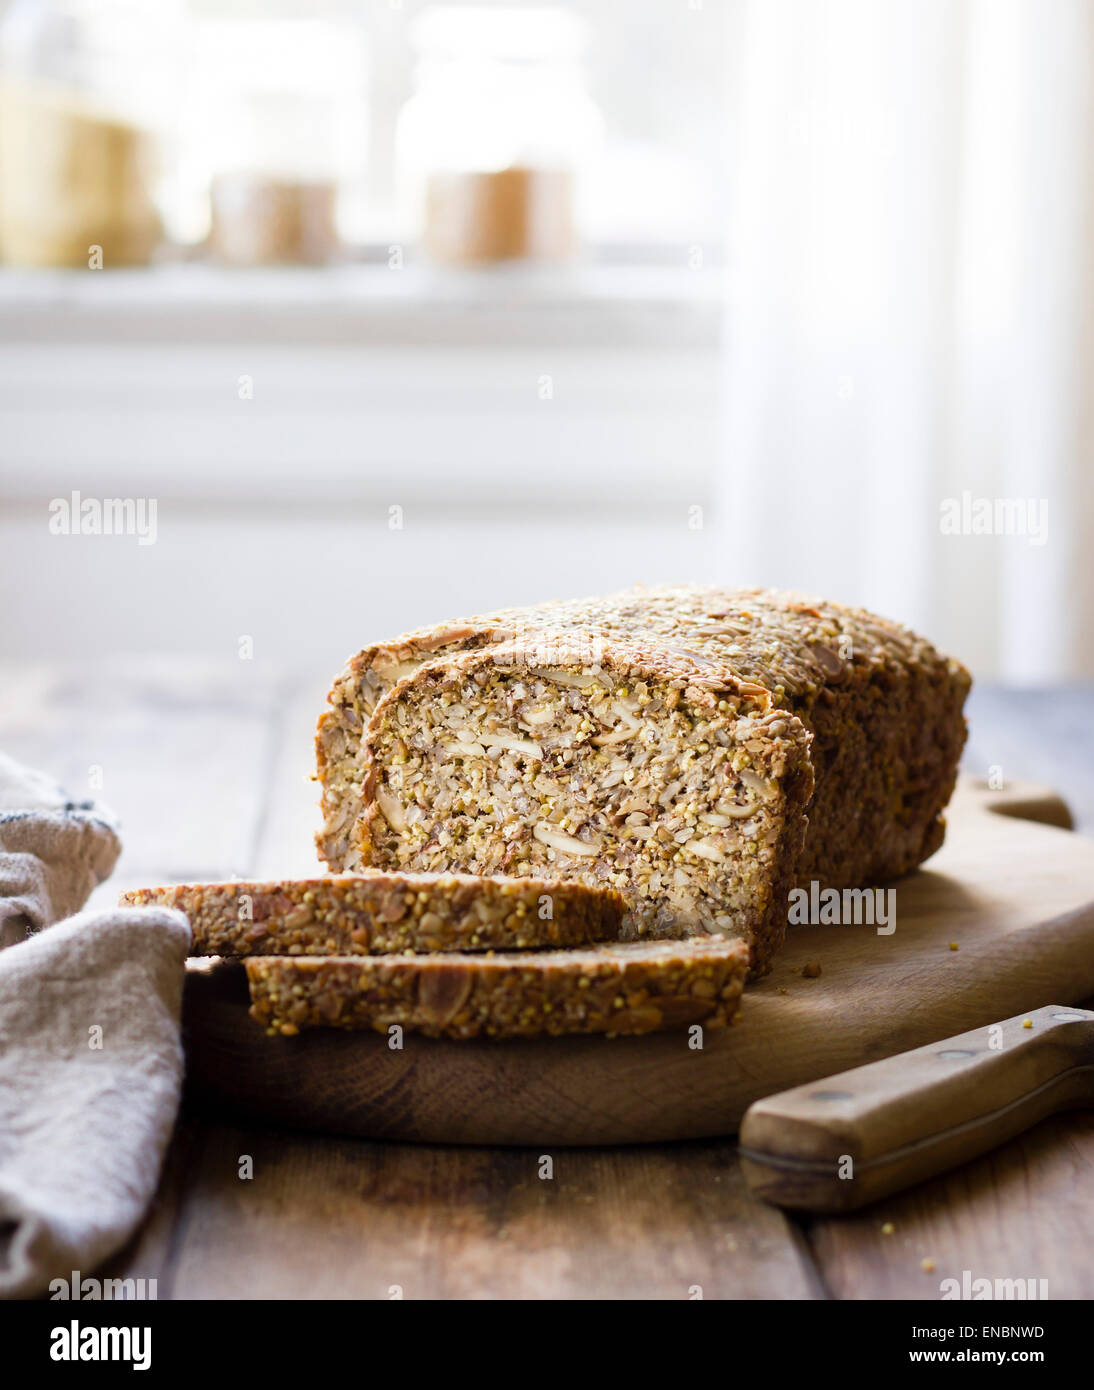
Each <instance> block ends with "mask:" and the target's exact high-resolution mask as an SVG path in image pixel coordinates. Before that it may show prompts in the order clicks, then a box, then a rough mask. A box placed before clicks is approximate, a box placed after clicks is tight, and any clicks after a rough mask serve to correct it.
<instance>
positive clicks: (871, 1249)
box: [803, 1112, 1094, 1300]
mask: <svg viewBox="0 0 1094 1390" xmlns="http://www.w3.org/2000/svg"><path fill="white" fill-rule="evenodd" d="M1092 1186H1094V1115H1091V1114H1090V1113H1088V1112H1076V1113H1074V1114H1068V1115H1058V1116H1054V1117H1053V1118H1052V1119H1049V1120H1045V1121H1044V1122H1043V1123H1042V1124H1040V1125H1038V1126H1037V1127H1036V1128H1035V1129H1032V1130H1030V1131H1029V1133H1028V1134H1025V1135H1023V1136H1021V1137H1020V1138H1018V1139H1015V1140H1013V1141H1012V1142H1011V1143H1009V1144H1007V1145H1005V1146H1004V1147H1002V1148H1000V1149H998V1150H996V1151H995V1152H994V1153H991V1154H988V1155H986V1156H985V1157H984V1158H981V1159H978V1160H976V1162H974V1163H969V1164H966V1165H964V1166H963V1167H961V1168H959V1169H956V1170H954V1171H953V1172H952V1173H948V1174H946V1175H944V1176H942V1177H939V1178H935V1179H933V1180H932V1181H931V1182H928V1183H923V1184H922V1185H921V1186H920V1187H917V1188H913V1189H912V1190H911V1191H909V1192H906V1193H904V1194H902V1195H901V1196H899V1197H893V1198H890V1199H888V1200H887V1201H884V1202H878V1203H877V1204H875V1205H874V1206H872V1207H870V1208H868V1209H866V1210H865V1211H863V1212H861V1213H859V1214H858V1215H855V1216H844V1217H839V1218H832V1219H827V1220H822V1221H814V1222H808V1221H807V1222H805V1223H803V1229H804V1231H805V1233H806V1238H807V1240H808V1242H809V1247H810V1249H811V1251H812V1252H813V1254H814V1255H815V1257H816V1259H817V1262H818V1265H819V1268H820V1271H821V1277H822V1278H823V1280H824V1283H825V1286H826V1287H827V1288H828V1289H830V1290H831V1292H832V1294H833V1295H834V1296H835V1297H836V1298H855V1299H858V1298H922V1299H937V1298H939V1297H940V1296H941V1284H942V1281H943V1280H944V1279H950V1278H953V1279H957V1280H958V1281H960V1280H961V1279H962V1275H963V1272H964V1271H965V1270H968V1271H969V1272H970V1277H971V1278H973V1279H977V1278H987V1279H990V1280H992V1281H994V1280H996V1279H1023V1280H1027V1279H1035V1280H1041V1279H1045V1280H1047V1281H1048V1287H1047V1293H1048V1297H1049V1298H1051V1299H1053V1300H1057V1299H1067V1298H1081V1299H1090V1298H1094V1258H1092V1255H1091V1252H1092V1251H1094V1203H1091V1201H1090V1198H1089V1193H1090V1190H1091V1187H1092ZM887 1222H888V1223H891V1224H892V1227H893V1232H892V1234H891V1235H885V1234H883V1227H884V1225H885V1223H887ZM923 1261H927V1262H928V1263H929V1265H930V1266H931V1267H929V1268H924V1267H923V1263H922V1262H923Z"/></svg>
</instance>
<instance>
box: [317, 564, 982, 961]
mask: <svg viewBox="0 0 1094 1390" xmlns="http://www.w3.org/2000/svg"><path fill="white" fill-rule="evenodd" d="M968 688H969V676H968V673H967V672H966V671H965V670H964V668H963V667H961V666H960V665H959V664H958V663H956V662H954V661H952V660H950V659H948V658H947V657H945V656H943V655H941V654H940V653H939V652H937V651H936V650H935V649H934V648H933V647H932V646H931V645H930V644H929V643H928V642H926V641H925V640H924V639H923V638H921V637H918V636H916V634H914V633H913V632H911V631H909V630H908V629H907V628H904V627H901V626H898V625H897V624H895V623H891V622H888V621H886V620H885V619H882V618H878V617H875V616H873V615H872V614H869V613H866V612H863V611H862V610H859V609H851V608H844V607H841V606H839V605H837V604H831V603H826V602H823V601H820V600H817V599H812V598H808V597H804V596H801V595H797V594H790V593H781V592H775V591H769V590H734V591H724V590H719V589H711V588H701V587H696V586H685V587H677V588H660V589H635V590H629V591H627V592H624V593H621V594H616V595H612V596H610V597H607V598H597V599H589V600H581V601H565V602H557V603H550V604H543V605H540V606H538V607H534V608H526V609H511V610H505V611H502V612H499V613H495V614H492V615H488V616H486V617H483V618H476V619H470V620H467V621H465V622H460V623H448V624H444V625H441V626H438V627H434V628H427V629H422V630H419V631H417V632H413V633H410V634H407V635H406V636H405V637H402V638H399V639H397V640H395V641H393V642H390V643H387V644H384V645H378V646H373V647H369V648H367V649H366V650H365V651H363V652H361V653H360V654H359V655H358V656H356V657H354V658H353V659H352V660H351V661H350V662H349V663H348V665H347V667H346V669H345V671H344V672H343V674H342V676H341V677H340V678H339V680H338V681H337V682H336V683H335V686H334V688H333V690H332V692H331V695H330V703H329V708H328V709H327V711H326V712H325V713H324V714H323V716H322V718H321V719H320V723H319V731H318V737H317V748H318V765H319V777H320V781H321V783H322V786H323V811H324V818H325V823H324V828H323V831H322V832H321V834H320V836H319V839H318V843H319V849H320V854H321V856H322V857H324V858H326V860H327V862H328V863H329V864H330V865H331V866H332V867H333V868H336V869H357V868H359V867H362V866H365V865H373V866H375V867H378V868H381V869H387V870H392V869H399V870H419V871H438V870H442V869H443V870H459V871H463V872H470V873H488V874H496V873H505V874H516V875H526V874H550V875H553V876H560V877H566V878H575V879H577V880H579V881H582V882H587V883H607V884H610V885H613V886H615V887H616V888H618V889H619V890H620V891H621V892H622V893H623V895H624V897H625V899H626V901H627V905H628V908H629V910H630V917H629V926H630V930H631V932H632V933H634V934H637V935H655V936H671V935H679V934H685V935H690V934H701V933H708V932H719V933H723V934H728V935H733V936H739V937H742V938H743V939H745V940H746V941H747V942H748V943H749V944H750V947H751V951H752V966H753V969H754V970H755V971H757V972H763V971H764V970H766V969H767V968H768V966H769V965H770V961H771V956H772V954H773V952H774V951H775V949H777V947H778V945H779V943H780V942H781V940H782V938H783V935H784V933H785V927H786V908H787V901H786V900H787V893H788V891H789V889H790V888H791V887H793V886H795V885H797V884H804V883H808V882H809V881H811V880H816V881H818V882H819V883H820V884H821V885H822V886H825V887H835V888H843V887H850V886H858V885H865V884H870V883H874V882H878V881H880V880H884V879H887V878H891V877H894V876H896V875H898V874H901V873H904V872H906V871H907V870H909V869H911V868H913V867H914V866H915V865H916V864H918V863H920V862H921V861H922V860H924V859H925V858H927V856H929V855H930V854H932V853H933V852H934V850H936V849H937V848H938V846H939V845H940V843H941V841H942V835H943V821H942V811H943V809H944V807H945V805H946V802H947V800H948V799H949V796H950V793H951V792H952V789H953V785H954V780H955V776H956V770H957V763H958V758H959V756H960V752H961V748H962V746H963V744H964V739H965V721H964V716H963V713H962V710H963V705H964V700H965V696H966V694H967V692H968Z"/></svg>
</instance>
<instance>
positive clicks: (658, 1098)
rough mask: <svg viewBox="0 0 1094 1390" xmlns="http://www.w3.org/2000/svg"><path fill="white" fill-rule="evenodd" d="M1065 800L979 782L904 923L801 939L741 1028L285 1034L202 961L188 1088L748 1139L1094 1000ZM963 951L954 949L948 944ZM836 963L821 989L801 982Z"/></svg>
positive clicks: (500, 1127) (467, 1133) (425, 1120)
mask: <svg viewBox="0 0 1094 1390" xmlns="http://www.w3.org/2000/svg"><path fill="white" fill-rule="evenodd" d="M1068 824H1069V820H1068V815H1067V811H1066V808H1065V807H1064V806H1063V805H1062V803H1061V802H1060V801H1059V800H1058V799H1057V798H1055V797H1053V796H1052V795H1051V794H1049V793H1045V792H1042V791H1039V790H1038V789H1036V788H1030V787H1020V786H1014V787H1010V788H1008V789H1007V790H1006V791H989V790H987V789H986V788H984V787H983V786H982V785H978V784H974V783H972V782H970V781H962V783H961V785H960V786H959V788H958V791H957V793H956V795H955V797H954V801H953V804H952V806H951V808H950V812H949V829H948V832H947V838H946V844H945V846H944V847H943V848H942V849H941V850H940V851H939V853H938V854H937V855H936V856H935V857H934V858H933V859H932V860H931V861H930V865H929V867H928V868H926V869H921V870H919V871H918V872H916V873H914V874H911V875H909V876H908V877H907V878H905V879H902V880H900V881H899V882H898V883H895V884H893V885H891V887H892V888H893V890H894V892H895V930H894V931H893V932H892V933H891V934H889V935H881V934H879V933H878V932H877V930H876V929H875V928H874V927H870V926H829V927H809V926H804V927H798V928H795V929H792V931H791V934H790V937H789V939H788V941H787V944H786V946H785V947H784V949H783V951H782V952H781V953H780V955H779V956H778V958H777V960H776V963H775V967H774V969H773V970H772V972H771V974H770V975H769V976H767V978H766V979H764V980H763V981H761V982H760V983H759V984H757V985H754V986H752V987H750V988H749V989H748V990H747V991H746V994H745V999H744V1006H743V1008H742V1012H741V1018H740V1021H739V1023H738V1025H737V1026H736V1027H734V1028H731V1029H725V1030H708V1031H707V1033H706V1036H705V1039H704V1046H703V1049H702V1051H697V1050H694V1049H693V1048H691V1047H690V1046H689V1035H688V1033H687V1031H686V1030H675V1031H672V1032H667V1033H654V1034H650V1035H648V1036H646V1037H641V1038H604V1037H592V1038H545V1039H542V1040H534V1041H514V1042H493V1041H488V1040H482V1041H472V1042H454V1041H448V1040H434V1039H429V1038H421V1037H417V1036H415V1035H414V1034H407V1035H406V1037H405V1041H404V1048H403V1050H402V1051H392V1050H390V1049H389V1047H388V1045H387V1038H386V1036H383V1035H380V1034H374V1033H346V1032H340V1031H337V1030H333V1029H331V1030H328V1029H316V1030H314V1031H312V1032H307V1033H303V1034H301V1035H300V1036H298V1037H295V1038H269V1037H267V1036H266V1034H265V1032H264V1030H263V1029H261V1028H260V1027H259V1026H258V1025H257V1024H256V1023H254V1022H253V1021H252V1020H251V1019H250V1018H249V1017H248V1014H247V1005H248V997H247V985H246V979H245V977H244V974H243V969H242V966H240V965H239V964H238V963H235V962H218V963H216V964H215V965H212V966H210V963H208V962H193V963H192V965H193V968H192V969H191V970H190V971H189V972H188V976H187V982H186V992H185V999H184V1011H183V1023H184V1034H185V1041H186V1051H187V1085H188V1093H189V1094H190V1095H191V1096H192V1097H194V1098H196V1099H198V1100H200V1101H201V1102H205V1103H211V1104H214V1105H216V1106H217V1107H218V1108H225V1109H227V1110H228V1111H230V1112H231V1113H234V1114H238V1115H245V1116H247V1117H249V1118H263V1119H267V1120H270V1121H271V1122H275V1123H278V1124H285V1125H289V1126H293V1127H297V1128H305V1129H313V1130H322V1131H326V1132H329V1133H332V1134H349V1135H359V1136H365V1137H368V1138H374V1139H399V1140H423V1141H431V1142H437V1143H449V1144H453V1143H455V1144H522V1145H524V1144H527V1145H548V1144H554V1145H572V1144H620V1143H639V1142H654V1141H662V1140H666V1139H690V1138H698V1137H704V1136H711V1135H726V1134H733V1133H734V1132H735V1131H736V1129H737V1125H738V1122H739V1120H740V1118H741V1116H742V1115H743V1113H744V1111H745V1110H746V1109H747V1108H748V1106H749V1105H751V1103H752V1102H753V1101H754V1100H757V1099H758V1098H759V1097H761V1096H765V1095H770V1094H772V1093H773V1092H776V1091H782V1090H785V1089H787V1088H788V1087H791V1086H797V1085H801V1084H802V1083H804V1082H806V1081H811V1080H815V1079H816V1078H818V1077H822V1076H829V1075H831V1074H832V1073H834V1072H838V1071H842V1070H845V1069H846V1068H848V1067H852V1066H857V1065H860V1064H861V1063H863V1062H867V1061H873V1060H875V1059H877V1058H879V1057H887V1056H890V1055H892V1054H893V1053H896V1052H903V1051H905V1050H906V1049H908V1048H913V1047H920V1046H923V1045H924V1044H926V1043H929V1042H934V1041H937V1040H938V1039H940V1038H944V1037H949V1036H950V1035H952V1034H954V1033H959V1032H964V1031H966V1030H968V1029H970V1028H976V1027H982V1026H985V1025H987V1024H989V1023H994V1022H996V1021H997V1020H998V1019H1001V1018H1006V1017H1008V1016H1009V1015H1012V1014H1015V1013H1019V1012H1021V1011H1022V1010H1024V1009H1034V1008H1037V1007H1039V1006H1040V1005H1042V1004H1075V1003H1079V1002H1080V1001H1081V1000H1083V999H1086V998H1089V997H1090V996H1091V995H1094V842H1092V841H1090V840H1086V839H1083V838H1081V837H1079V836H1077V835H1074V834H1073V833H1072V832H1070V831H1069V830H1067V829H1065V828H1063V827H1065V826H1067V825H1068ZM951 942H953V943H956V945H957V947H958V949H957V950H956V951H954V950H951V949H950V943H951ZM810 961H816V962H818V963H819V964H820V965H821V968H822V974H821V975H820V977H819V978H816V979H809V978H805V977H803V976H802V974H801V968H802V966H803V965H805V964H806V963H807V962H810Z"/></svg>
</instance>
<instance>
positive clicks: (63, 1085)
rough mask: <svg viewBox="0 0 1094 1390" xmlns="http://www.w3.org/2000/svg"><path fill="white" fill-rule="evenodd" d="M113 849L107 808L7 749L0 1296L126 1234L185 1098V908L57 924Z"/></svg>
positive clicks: (105, 1250) (144, 1202) (1, 894)
mask: <svg viewBox="0 0 1094 1390" xmlns="http://www.w3.org/2000/svg"><path fill="white" fill-rule="evenodd" d="M118 850H119V844H118V839H117V835H116V832H115V830H114V828H113V825H112V823H111V821H110V819H109V817H108V816H107V815H106V814H105V813H103V812H101V811H99V810H97V809H96V808H95V807H94V806H93V805H91V804H89V803H80V804H75V803H72V802H70V801H68V800H67V798H65V796H64V793H63V792H61V791H60V789H59V788H56V787H55V786H54V785H53V784H52V783H50V782H49V781H48V780H47V779H45V778H42V777H40V776H39V775H37V774H34V773H30V772H28V771H27V770H26V769H23V768H20V767H19V765H18V764H16V763H13V762H12V761H11V759H9V758H5V757H3V755H0V942H7V943H12V942H14V944H7V945H6V948H5V949H3V950H0V1295H4V1296H9V1297H10V1296H20V1295H22V1296H28V1295H34V1294H37V1293H43V1292H45V1291H46V1290H47V1289H48V1287H49V1283H50V1281H51V1280H52V1279H54V1278H61V1277H64V1278H65V1279H66V1280H67V1277H68V1275H69V1274H70V1272H71V1271H72V1270H73V1269H81V1270H85V1271H90V1270H93V1269H94V1268H95V1267H96V1266H97V1265H98V1264H100V1263H101V1262H102V1261H103V1260H104V1259H106V1258H107V1257H108V1256H109V1255H111V1254H112V1253H113V1252H115V1251H116V1250H118V1249H120V1248H121V1246H122V1245H124V1244H125V1242H126V1240H128V1239H129V1237H130V1236H131V1235H132V1233H133V1232H134V1230H135V1229H136V1227H137V1226H138V1224H139V1223H140V1220H141V1218H142V1217H143V1215H144V1212H145V1211H146V1209H147V1207H148V1204H149V1202H150V1201H151V1198H152V1195H153V1193H154V1192H155V1188H156V1183H157V1180H158V1177H159V1170H160V1166H161V1163H162V1160H163V1154H164V1151H165V1149H166V1146H167V1141H168V1139H169V1137H170V1134H171V1129H172V1126H173V1124H174V1119H175V1114H176V1111H177V1109H178V1101H179V1094H180V1090H181V1084H182V1050H181V1044H180V1040H179V1009H180V1004H181V996H182V981H183V967H184V962H185V959H186V955H187V952H188V950H189V944H190V927H189V924H188V922H187V920H186V918H185V917H184V916H183V914H182V913H180V912H176V911H174V910H173V909H169V908H112V909H109V910H106V911H102V912H84V913H80V914H79V915H78V916H75V917H69V918H68V920H66V921H63V922H60V923H59V924H58V925H53V923H54V922H56V921H57V919H58V918H59V917H61V916H64V915H66V914H68V913H70V912H73V911H75V910H76V909H77V908H79V907H80V906H81V905H82V903H83V902H84V900H85V899H86V897H87V895H88V893H89V892H90V891H91V889H92V888H94V887H95V885H96V884H97V883H98V882H100V881H101V879H102V878H104V877H105V876H106V875H107V874H108V873H109V872H110V870H111V868H112V867H113V865H114V862H115V860H116V858H117V855H118ZM43 928H48V930H43ZM23 938H25V939H23Z"/></svg>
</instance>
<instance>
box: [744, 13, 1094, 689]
mask: <svg viewBox="0 0 1094 1390" xmlns="http://www.w3.org/2000/svg"><path fill="white" fill-rule="evenodd" d="M731 29H732V42H733V50H732V53H731V55H730V73H731V78H732V103H733V116H732V119H733V126H732V165H731V167H732V169H733V173H734V179H733V197H732V216H731V227H730V234H729V267H730V271H729V296H728V310H727V354H726V357H727V380H726V387H727V389H726V439H725V461H724V468H723V476H722V479H721V488H722V491H721V498H720V507H719V533H720V538H721V539H720V545H719V549H720V550H721V553H722V556H723V564H725V557H727V556H728V563H729V565H730V566H731V567H732V570H733V572H734V575H735V577H736V578H737V579H739V580H742V581H743V580H750V579H755V580H757V581H759V582H762V583H775V584H781V585H786V586H794V587H802V588H807V589H812V590H816V591H819V592H822V593H824V594H825V595H828V596H833V597H839V598H843V599H846V600H848V601H854V602H861V603H864V604H866V605H868V606H872V607H874V608H876V609H878V610H879V611H881V612H884V613H887V614H889V615H891V616H894V617H898V618H901V619H903V620H904V621H907V622H909V623H911V624H913V625H916V626H919V627H921V628H922V629H924V630H925V631H926V632H927V633H929V634H930V635H931V636H932V637H934V638H935V640H937V641H938V642H939V643H940V644H942V645H944V646H946V647H947V648H948V649H949V650H951V651H953V652H954V653H955V654H957V655H959V656H961V657H962V658H963V659H965V660H966V661H967V662H969V663H970V664H971V665H972V666H973V667H974V669H975V670H976V671H977V672H978V673H979V674H981V675H997V676H1000V677H1003V678H1006V679H1012V680H1019V681H1034V682H1039V681H1048V680H1060V679H1064V678H1067V677H1069V676H1075V675H1080V674H1085V675H1091V674H1094V562H1092V561H1091V559H1090V557H1089V556H1088V553H1087V544H1088V540H1089V538H1090V537H1091V535H1092V527H1094V481H1092V476H1091V452H1092V442H1094V408H1092V406H1091V404H1090V403H1089V397H1090V396H1091V394H1092V393H1094V333H1092V325H1094V314H1092V310H1094V235H1092V233H1094V101H1092V90H1094V0H828V2H827V3H825V0H739V3H736V4H735V5H734V22H733V24H732V26H731ZM947 505H950V506H956V507H957V508H958V509H959V511H960V513H961V514H963V518H964V519H963V520H962V521H961V522H960V523H959V524H960V525H962V526H965V527H967V524H968V521H969V520H970V519H971V518H972V517H973V516H974V515H975V516H976V517H978V518H980V519H979V520H977V521H976V522H975V527H976V531H977V532H978V533H973V534H968V533H962V534H948V533H945V532H944V531H943V509H944V507H946V506H947ZM985 507H987V509H988V510H987V511H985ZM951 515H953V513H951ZM984 517H988V518H989V519H988V521H987V522H984V520H983V518H984ZM1008 518H1009V519H1008ZM1042 524H1044V528H1045V529H1044V532H1043V534H1042V533H1041V530H1040V527H1041V525H1042ZM1004 525H1006V526H1009V527H1010V528H1011V529H1012V531H1017V532H1019V533H1018V534H998V533H997V532H998V529H999V528H1002V527H1004ZM985 526H988V527H990V528H992V529H991V530H989V531H988V533H986V534H985V533H979V532H982V531H983V529H984V527H985ZM1042 542H1043V543H1042Z"/></svg>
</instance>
